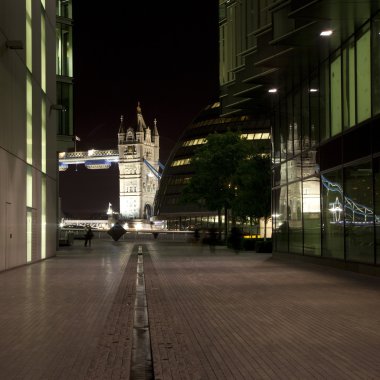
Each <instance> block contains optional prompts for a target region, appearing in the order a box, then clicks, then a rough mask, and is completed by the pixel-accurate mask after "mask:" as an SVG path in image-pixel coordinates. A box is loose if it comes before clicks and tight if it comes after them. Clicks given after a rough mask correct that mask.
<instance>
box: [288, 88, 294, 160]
mask: <svg viewBox="0 0 380 380" xmlns="http://www.w3.org/2000/svg"><path fill="white" fill-rule="evenodd" d="M286 113H287V120H288V124H287V134H286V136H287V143H286V145H287V153H288V154H287V157H288V158H289V157H292V156H293V155H294V136H293V132H294V124H293V122H294V118H293V97H292V96H291V95H289V96H288V97H287V99H286Z"/></svg>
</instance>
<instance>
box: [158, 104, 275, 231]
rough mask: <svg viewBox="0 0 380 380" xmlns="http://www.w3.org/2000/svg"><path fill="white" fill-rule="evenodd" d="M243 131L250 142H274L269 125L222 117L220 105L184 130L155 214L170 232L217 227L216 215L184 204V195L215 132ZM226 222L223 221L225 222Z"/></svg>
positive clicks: (167, 169)
mask: <svg viewBox="0 0 380 380" xmlns="http://www.w3.org/2000/svg"><path fill="white" fill-rule="evenodd" d="M227 130H231V131H239V132H240V133H241V134H242V137H245V138H247V139H248V140H268V142H269V140H270V133H269V122H268V121H267V120H266V119H262V120H258V119H255V118H253V117H251V116H248V115H235V116H221V107H220V103H219V102H215V103H214V104H211V105H208V106H207V107H205V108H204V109H203V110H202V111H201V112H200V113H199V115H198V116H197V117H196V118H195V119H194V120H193V121H192V123H191V124H190V125H189V126H188V127H187V128H186V129H185V130H184V132H183V134H182V136H181V137H180V138H179V140H178V142H177V144H176V145H175V147H174V148H173V150H172V152H171V154H170V156H169V159H168V161H167V163H166V167H165V170H164V172H163V175H162V179H161V182H160V188H159V190H158V193H157V196H156V201H155V214H156V216H157V218H158V219H161V220H166V221H167V225H168V228H170V229H179V230H187V229H192V228H193V227H194V226H195V225H197V226H204V227H207V226H209V225H210V224H214V223H217V213H216V211H215V212H213V211H209V210H206V209H202V208H201V207H200V206H199V205H197V204H183V203H181V202H180V196H181V192H182V190H183V188H184V186H185V185H186V184H187V183H188V182H189V180H190V178H191V176H192V175H193V173H194V171H193V170H194V169H193V167H192V165H191V158H192V157H193V155H194V151H195V149H196V148H197V147H199V146H200V145H201V144H204V143H205V142H206V137H207V136H208V135H209V134H210V133H213V132H217V133H223V132H226V131H227ZM222 222H223V220H222Z"/></svg>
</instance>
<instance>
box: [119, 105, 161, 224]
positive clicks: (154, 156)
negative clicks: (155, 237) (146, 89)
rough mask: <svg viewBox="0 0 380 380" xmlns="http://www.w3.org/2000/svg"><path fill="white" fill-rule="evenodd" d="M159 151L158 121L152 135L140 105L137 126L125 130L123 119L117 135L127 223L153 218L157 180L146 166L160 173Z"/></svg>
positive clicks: (122, 118)
mask: <svg viewBox="0 0 380 380" xmlns="http://www.w3.org/2000/svg"><path fill="white" fill-rule="evenodd" d="M159 149H160V140H159V135H158V131H157V121H156V119H155V120H154V127H153V131H152V130H151V129H150V128H149V126H147V125H146V124H145V121H144V118H143V115H142V113H141V106H140V103H138V105H137V117H136V119H135V122H134V123H133V124H132V125H131V126H129V127H128V128H126V126H125V121H124V117H123V116H121V118H120V128H119V133H118V150H119V183H120V185H119V186H120V214H121V215H122V216H123V217H125V218H127V219H149V218H150V217H151V216H152V215H153V202H154V197H155V194H156V191H157V188H158V178H156V176H155V175H154V174H153V173H152V171H151V170H150V169H149V168H148V166H147V165H146V164H145V162H146V161H148V163H149V164H150V165H151V166H152V167H153V168H154V169H156V171H157V172H158V170H159V165H158V161H159Z"/></svg>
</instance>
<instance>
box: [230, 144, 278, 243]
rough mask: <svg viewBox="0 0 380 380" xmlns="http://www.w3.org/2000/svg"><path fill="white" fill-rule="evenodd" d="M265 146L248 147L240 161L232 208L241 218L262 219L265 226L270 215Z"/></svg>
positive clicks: (268, 173)
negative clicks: (246, 152) (245, 154)
mask: <svg viewBox="0 0 380 380" xmlns="http://www.w3.org/2000/svg"><path fill="white" fill-rule="evenodd" d="M268 151H269V147H268V146H267V145H266V144H260V143H254V144H251V145H250V152H249V154H248V155H247V156H246V157H245V158H244V159H243V160H242V161H241V163H240V165H239V167H238V170H237V172H236V181H235V182H236V187H237V189H236V197H235V199H234V202H233V205H232V208H233V211H234V213H235V214H236V215H237V216H239V217H241V218H243V219H244V218H245V217H247V216H248V217H249V218H250V220H251V221H252V219H260V218H262V217H263V218H264V239H266V224H267V221H268V219H269V218H270V215H271V160H270V157H269V154H268Z"/></svg>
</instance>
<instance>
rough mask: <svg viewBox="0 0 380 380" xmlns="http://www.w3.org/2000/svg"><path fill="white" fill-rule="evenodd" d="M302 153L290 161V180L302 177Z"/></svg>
mask: <svg viewBox="0 0 380 380" xmlns="http://www.w3.org/2000/svg"><path fill="white" fill-rule="evenodd" d="M301 174H302V170H301V155H298V156H297V157H295V158H293V159H291V160H289V161H288V182H292V181H295V180H297V179H300V178H301Z"/></svg>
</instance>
